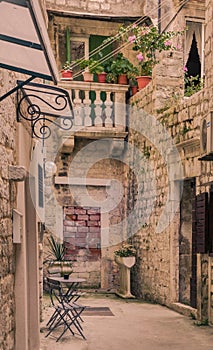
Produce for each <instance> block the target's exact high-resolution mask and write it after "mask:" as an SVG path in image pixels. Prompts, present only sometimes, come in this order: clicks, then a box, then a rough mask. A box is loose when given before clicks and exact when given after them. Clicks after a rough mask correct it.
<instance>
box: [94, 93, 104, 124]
mask: <svg viewBox="0 0 213 350" xmlns="http://www.w3.org/2000/svg"><path fill="white" fill-rule="evenodd" d="M94 103H95V108H94V110H95V120H94V125H95V126H103V119H102V114H103V101H102V100H101V91H96V100H95V102H94Z"/></svg>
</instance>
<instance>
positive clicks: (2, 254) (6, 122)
mask: <svg viewBox="0 0 213 350" xmlns="http://www.w3.org/2000/svg"><path fill="white" fill-rule="evenodd" d="M14 84H15V75H14V73H8V72H7V71H5V70H0V91H1V95H3V94H4V93H5V92H7V91H8V90H10V89H11V88H12V87H13V86H14ZM14 98H15V96H11V97H8V98H7V99H5V100H4V101H3V102H1V110H0V155H1V156H0V207H1V211H0V261H1V265H0V310H1V312H0V348H1V349H2V350H12V349H14V330H15V319H14V311H15V310H14V305H15V299H14V271H15V260H14V258H15V251H14V245H13V242H12V207H13V204H14V202H15V199H16V186H15V185H14V184H13V183H10V182H9V173H8V167H9V165H12V164H14V160H15V131H16V127H15V116H16V113H15V106H14Z"/></svg>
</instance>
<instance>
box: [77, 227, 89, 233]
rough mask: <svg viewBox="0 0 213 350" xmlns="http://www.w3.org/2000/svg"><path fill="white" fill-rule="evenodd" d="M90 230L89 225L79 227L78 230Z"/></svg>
mask: <svg viewBox="0 0 213 350" xmlns="http://www.w3.org/2000/svg"><path fill="white" fill-rule="evenodd" d="M88 231H89V227H87V226H79V227H77V232H88Z"/></svg>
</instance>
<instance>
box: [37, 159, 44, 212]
mask: <svg viewBox="0 0 213 350" xmlns="http://www.w3.org/2000/svg"><path fill="white" fill-rule="evenodd" d="M43 186H44V184H43V169H42V167H41V165H40V164H38V205H39V207H40V208H43V207H44V193H43Z"/></svg>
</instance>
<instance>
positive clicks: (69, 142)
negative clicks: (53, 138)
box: [61, 135, 75, 153]
mask: <svg viewBox="0 0 213 350" xmlns="http://www.w3.org/2000/svg"><path fill="white" fill-rule="evenodd" d="M61 141H62V147H61V153H72V151H73V149H74V145H75V140H74V136H72V135H71V136H68V137H66V136H62V139H61Z"/></svg>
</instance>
